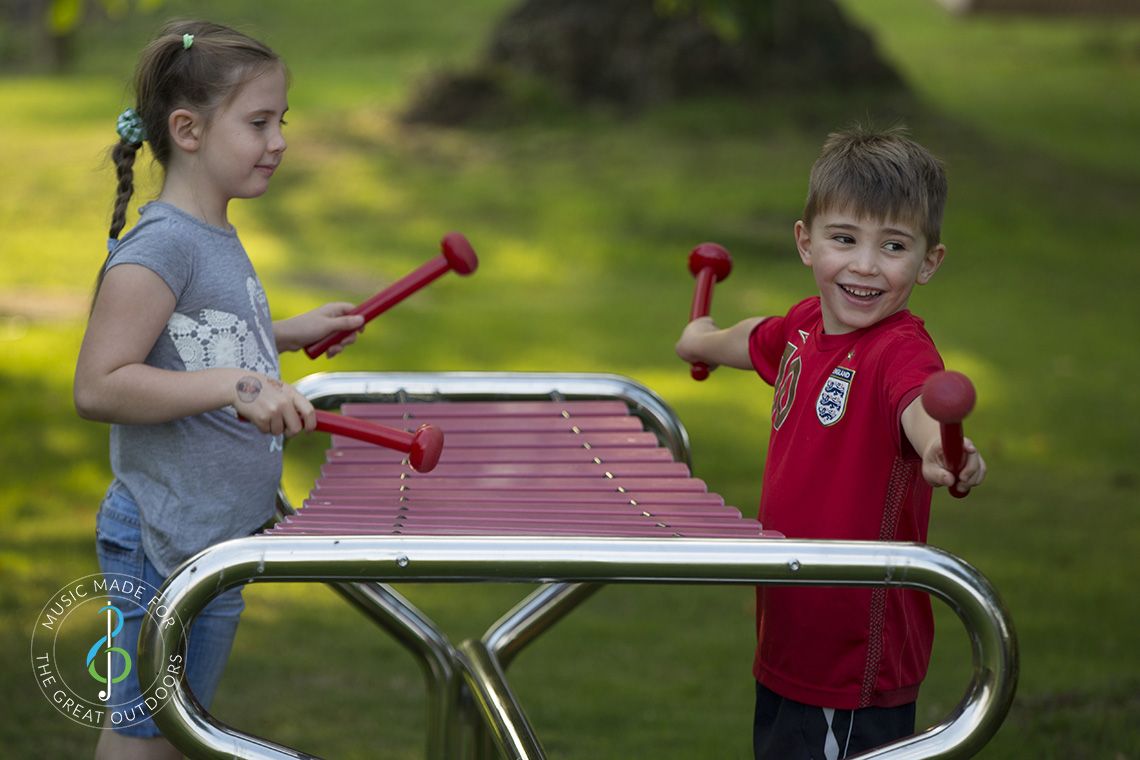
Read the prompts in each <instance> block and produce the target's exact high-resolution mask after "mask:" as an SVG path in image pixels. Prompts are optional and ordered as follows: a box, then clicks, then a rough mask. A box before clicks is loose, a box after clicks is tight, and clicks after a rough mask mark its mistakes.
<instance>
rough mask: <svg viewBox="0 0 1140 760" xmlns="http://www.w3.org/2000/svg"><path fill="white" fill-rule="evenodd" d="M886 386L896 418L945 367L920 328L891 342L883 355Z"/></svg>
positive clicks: (887, 402)
mask: <svg viewBox="0 0 1140 760" xmlns="http://www.w3.org/2000/svg"><path fill="white" fill-rule="evenodd" d="M884 359H885V360H884V363H883V366H884V369H885V372H884V373H883V389H884V391H885V393H886V399H885V401H886V404H887V408H888V409H892V410H894V414H895V417H896V419H901V417H902V413H903V411H904V410H905V409H906V408H907V406H909V405H910V403H911V402H912V401H914V400H915V399H916V398H918V397H919V395H920V394H921V393H922V384H923V383H925V382H926V378H928V377H930V376H931V375H932V374H934V373H935V372H938V371H939V370H941V369H942V368H943V364H942V357H941V356H940V355H939V354H938V349H937V348H935V346H934V341H933V340H932V339H931V338H930V336H929V335H927V333H926V331H925V330H924V329H922V328H921V327H917V326H916V327H915V329H913V330H907V331H905V332H904V333H902V334H900V335H899V336H898V338H897V339H896V340H894V341H891V343H890V345H889V347H888V348H887V350H886V356H885V357H884Z"/></svg>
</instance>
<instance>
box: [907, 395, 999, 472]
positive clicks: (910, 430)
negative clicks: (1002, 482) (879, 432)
mask: <svg viewBox="0 0 1140 760" xmlns="http://www.w3.org/2000/svg"><path fill="white" fill-rule="evenodd" d="M902 428H903V432H904V433H905V434H906V437H907V440H909V441H910V445H911V446H913V447H914V450H915V451H917V452H918V453H919V455H920V456H921V457H922V477H923V478H925V479H926V482H927V483H929V484H930V485H932V486H952V485H954V483H955V482H957V484H958V488H960V489H961V490H963V491H969V490H970V489H971V488H973V487H974V486H976V485H979V484H981V482H982V481H983V480H985V478H986V463H985V460H983V459H982V455H981V454H979V453H978V449H977V447H975V446H974V442H973V441H971V440H970V439H969V438H966V439H964V440H963V450H964V451H965V454H966V463H965V465H963V467H962V472H961V473H959V475H958V479H957V481H955V479H954V473H952V472H951V471H950V470H949V469H948V468H947V467H946V462H945V459H944V458H943V454H942V434H941V431H940V429H939V426H938V421H937V420H935V419H934V418H933V417H931V416H930V415H929V414H927V413H926V410H925V409H923V408H922V396H919V397H918V398H916V399H915V400H914V401H912V402H911V403H910V405H908V406H907V408H906V409H905V410H903V413H902Z"/></svg>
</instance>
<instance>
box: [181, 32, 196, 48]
mask: <svg viewBox="0 0 1140 760" xmlns="http://www.w3.org/2000/svg"><path fill="white" fill-rule="evenodd" d="M193 44H194V35H192V34H184V35H182V49H183V50H189V49H190V46H191V45H193Z"/></svg>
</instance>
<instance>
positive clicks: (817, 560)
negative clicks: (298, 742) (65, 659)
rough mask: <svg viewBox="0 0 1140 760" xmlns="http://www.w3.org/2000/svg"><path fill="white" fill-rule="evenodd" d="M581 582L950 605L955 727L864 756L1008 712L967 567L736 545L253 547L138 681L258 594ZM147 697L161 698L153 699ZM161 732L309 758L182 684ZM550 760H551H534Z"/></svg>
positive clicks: (202, 573) (173, 618)
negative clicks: (205, 625) (854, 592)
mask: <svg viewBox="0 0 1140 760" xmlns="http://www.w3.org/2000/svg"><path fill="white" fill-rule="evenodd" d="M270 580H275V581H325V582H343V581H357V580H381V581H387V582H408V581H458V580H463V581H473V580H474V581H528V582H535V581H538V582H542V581H570V582H592V583H602V582H605V583H726V584H748V585H751V584H755V583H780V584H788V585H877V586H904V587H908V588H915V589H920V590H923V591H926V592H928V593H930V594H933V595H934V596H937V597H939V598H940V599H943V600H944V601H946V602H947V603H948V604H949V605H950V606H951V608H952V609H954V611H955V612H956V613H957V614H958V616H959V617H960V618H961V619H962V621H963V623H964V624H965V626H966V628H967V630H968V631H969V632H970V643H971V647H972V650H973V663H974V671H973V677H972V679H971V682H970V684H969V687H968V689H967V692H966V695H965V697H964V698H963V700H962V702H961V704H959V706H958V707H957V709H956V710H955V711H954V713H953V714H952V715H951V716H949V717H948V718H947V719H946V720H944V721H942V722H941V723H939V724H937V725H935V726H934V727H932V728H930V729H928V730H926V731H925V732H923V733H922V734H920V735H918V736H916V737H912V738H909V739H907V740H904V741H901V742H896V743H894V744H892V745H889V746H887V747H882V748H879V749H878V750H875V751H873V752H871V753H868V754H867V755H865V756H866V757H874V758H892V759H895V758H929V757H938V758H951V757H965V756H969V755H971V754H973V753H975V752H977V751H978V750H979V749H981V747H982V746H983V745H984V744H985V743H986V741H987V740H988V739H989V738H990V737H991V736H992V735H993V734H994V733H995V732H996V731H997V729H998V727H999V726H1000V725H1001V722H1002V719H1003V718H1004V716H1005V714H1006V712H1007V711H1008V710H1009V706H1010V703H1011V702H1012V700H1013V694H1014V690H1015V688H1016V682H1017V670H1018V666H1017V645H1016V639H1015V636H1014V633H1013V629H1012V627H1011V624H1010V622H1009V619H1008V615H1007V613H1006V611H1005V608H1004V606H1003V604H1002V602H1001V600H1000V599H999V598H998V596H997V593H996V592H995V591H994V589H993V588H992V586H991V585H990V584H989V582H988V581H986V579H985V578H984V577H983V576H982V575H980V574H979V573H978V572H977V571H976V570H974V569H973V568H972V567H970V566H969V565H967V564H966V563H965V562H963V561H962V560H960V559H958V558H956V557H954V556H953V555H950V554H948V553H946V552H944V551H941V550H939V549H935V548H933V547H929V546H923V545H918V544H888V543H876V542H868V543H863V542H839V541H793V540H785V539H781V540H750V541H744V540H733V539H666V540H662V539H603V538H594V539H588V538H581V539H550V538H526V537H512V538H453V537H448V538H438V537H430V538H428V537H425V538H413V537H359V536H355V537H352V536H344V537H336V536H319V537H318V536H301V537H281V536H255V537H252V538H243V539H237V540H234V541H228V542H225V543H223V544H219V545H217V546H215V547H213V548H211V549H208V550H207V551H205V552H202V553H201V554H199V555H197V556H196V557H194V558H192V559H191V560H189V561H188V562H186V563H185V564H184V565H183V566H182V567H181V568H180V569H179V570H178V571H176V572H175V574H174V575H173V576H172V577H171V578H170V579H169V580H168V581H167V582H166V583H165V584H164V586H163V588H162V590H161V592H160V593H161V595H162V599H163V601H164V602H165V603H166V609H165V610H164V611H163V612H164V614H162V615H161V616H158V615H156V616H149V615H148V616H146V617H145V618H144V622H143V630H142V634H141V636H140V642H139V663H138V667H139V677H140V681H141V682H142V683H151V684H154V683H157V681H156V678H157V677H158V676H159V675H161V674H162V673H163V670H164V668H165V665H166V660H165V658H166V656H167V653H168V652H172V651H177V649H178V646H179V642H180V641H181V637H182V635H183V633H184V630H183V626H182V623H181V622H180V621H182V620H185V621H189V620H192V619H193V617H194V615H195V614H196V613H197V612H198V611H199V610H201V609H202V608H203V607H204V606H205V605H206V604H207V603H208V602H209V600H210V599H212V598H213V597H214V596H216V595H217V594H219V593H221V592H222V591H224V590H225V589H227V588H231V587H233V586H236V585H238V584H241V583H245V582H250V581H270ZM148 696H152V697H154V696H157V695H156V692H155V690H154V687H153V685H152V687H151V688H150V689H148ZM154 720H155V722H156V723H157V724H158V726H159V728H160V729H161V730H162V732H163V734H164V735H165V736H166V737H167V738H168V739H170V741H171V742H173V743H174V745H175V746H177V747H178V748H179V749H181V750H183V751H184V752H186V753H188V754H190V755H192V756H194V757H206V758H214V757H218V758H220V757H243V758H282V757H285V758H288V757H304V755H301V754H299V753H297V752H295V751H294V750H291V749H288V748H285V747H281V746H279V745H275V744H272V743H270V742H267V741H264V740H261V739H258V738H256V737H252V736H248V735H246V734H242V733H241V732H239V731H236V730H234V729H232V728H228V727H226V726H223V725H222V724H220V723H219V722H217V721H216V720H214V719H212V718H211V717H210V716H209V715H207V714H206V713H205V711H204V710H203V709H202V708H201V707H200V706H199V705H198V704H197V703H196V702H195V701H194V700H193V699H192V697H191V696H190V694H189V692H188V691H187V690H186V688H185V686H184V684H183V683H182V682H181V681H178V682H176V684H175V685H174V686H173V687H172V688H171V689H170V695H169V698H168V703H166V704H165V706H164V707H162V708H161V709H159V710H158V711H157V712H156V713H155V715H154ZM532 756H533V757H539V756H540V755H532Z"/></svg>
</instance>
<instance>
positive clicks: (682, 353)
mask: <svg viewBox="0 0 1140 760" xmlns="http://www.w3.org/2000/svg"><path fill="white" fill-rule="evenodd" d="M765 319H767V317H751V318H749V319H745V320H742V321H740V322H737V323H736V324H735V325H733V326H732V327H727V328H725V329H723V330H720V329H717V326H716V323H714V322H713V320H712V317H700V318H699V319H694V320H693V321H692V322H690V323H689V324H688V325H686V326H685V329H684V330H683V331H682V332H681V337H680V339H679V340H678V341H677V346H676V351H677V356H679V357H681V358H682V359H684V360H685V361H687V362H689V363H690V364H692V363H694V362H704V363H705V364H707V365H709V368H710V369H711V368H713V367H717V366H719V365H722V364H723V365H724V366H726V367H735V368H736V369H752V357H751V356H749V354H748V336H749V335H751V334H752V330H753V329H754V328H755V327H756V325H758V324H760V323H761V322H763V321H764V320H765Z"/></svg>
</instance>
